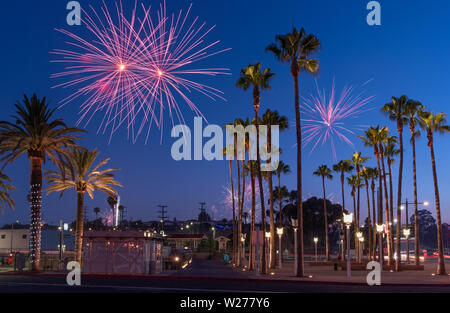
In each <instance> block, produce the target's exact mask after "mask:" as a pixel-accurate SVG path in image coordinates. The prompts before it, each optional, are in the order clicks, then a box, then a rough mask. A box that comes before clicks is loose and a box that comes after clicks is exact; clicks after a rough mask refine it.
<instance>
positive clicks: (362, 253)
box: [359, 237, 364, 261]
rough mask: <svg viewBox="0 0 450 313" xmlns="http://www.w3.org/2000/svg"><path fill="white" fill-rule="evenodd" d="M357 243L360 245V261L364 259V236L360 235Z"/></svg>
mask: <svg viewBox="0 0 450 313" xmlns="http://www.w3.org/2000/svg"><path fill="white" fill-rule="evenodd" d="M359 243H360V245H359V247H360V249H361V250H360V251H361V252H360V255H361V261H362V260H363V259H364V237H360V238H359Z"/></svg>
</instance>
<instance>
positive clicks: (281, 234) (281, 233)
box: [277, 227, 283, 236]
mask: <svg viewBox="0 0 450 313" xmlns="http://www.w3.org/2000/svg"><path fill="white" fill-rule="evenodd" d="M277 234H278V236H283V227H277Z"/></svg>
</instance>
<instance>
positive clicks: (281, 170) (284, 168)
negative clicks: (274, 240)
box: [277, 161, 291, 227]
mask: <svg viewBox="0 0 450 313" xmlns="http://www.w3.org/2000/svg"><path fill="white" fill-rule="evenodd" d="M290 172H291V168H290V167H289V165H287V164H285V163H284V162H283V161H280V162H278V168H277V178H278V199H279V203H280V216H279V221H280V227H282V226H283V225H282V221H283V209H282V206H283V196H282V195H283V193H282V192H281V174H288V173H290Z"/></svg>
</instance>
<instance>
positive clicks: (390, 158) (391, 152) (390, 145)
mask: <svg viewBox="0 0 450 313" xmlns="http://www.w3.org/2000/svg"><path fill="white" fill-rule="evenodd" d="M383 144H384V147H383V149H384V155H385V156H386V159H387V165H388V175H389V220H390V221H391V222H392V221H394V192H393V186H392V185H393V177H392V164H393V163H394V162H395V159H394V157H395V156H396V155H398V154H399V153H400V150H399V149H397V146H396V144H397V137H396V136H387V137H386V138H385V140H384V142H383ZM389 227H390V228H391V234H394V231H393V225H392V223H391V224H390V225H389ZM393 237H394V236H392V237H391V248H392V249H393V247H394V242H393ZM391 253H392V252H391Z"/></svg>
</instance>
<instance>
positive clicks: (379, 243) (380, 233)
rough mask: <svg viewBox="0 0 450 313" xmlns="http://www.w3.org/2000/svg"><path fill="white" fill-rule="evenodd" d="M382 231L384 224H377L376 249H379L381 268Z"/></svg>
mask: <svg viewBox="0 0 450 313" xmlns="http://www.w3.org/2000/svg"><path fill="white" fill-rule="evenodd" d="M383 231H384V224H381V225H378V224H377V233H378V248H379V249H380V264H381V266H383Z"/></svg>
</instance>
